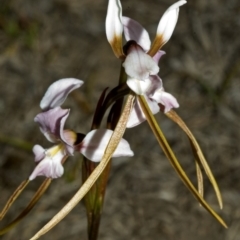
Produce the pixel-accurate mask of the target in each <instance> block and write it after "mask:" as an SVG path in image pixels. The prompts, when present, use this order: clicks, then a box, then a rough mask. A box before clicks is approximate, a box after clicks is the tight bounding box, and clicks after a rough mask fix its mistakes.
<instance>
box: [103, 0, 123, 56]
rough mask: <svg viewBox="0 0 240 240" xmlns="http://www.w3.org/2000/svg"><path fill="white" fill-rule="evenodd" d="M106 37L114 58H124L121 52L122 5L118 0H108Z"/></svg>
mask: <svg viewBox="0 0 240 240" xmlns="http://www.w3.org/2000/svg"><path fill="white" fill-rule="evenodd" d="M105 25H106V35H107V40H108V42H109V43H110V45H111V47H112V50H113V52H114V54H115V55H116V57H118V58H121V57H123V56H124V54H123V50H122V32H123V25H122V5H121V2H120V1H119V0H109V1H108V10H107V17H106V23H105Z"/></svg>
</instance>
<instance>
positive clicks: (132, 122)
mask: <svg viewBox="0 0 240 240" xmlns="http://www.w3.org/2000/svg"><path fill="white" fill-rule="evenodd" d="M145 98H146V100H147V102H148V105H149V107H150V109H151V111H152V113H153V114H156V113H158V112H159V110H160V108H159V106H158V104H157V102H155V101H152V100H151V99H149V98H148V97H146V96H145ZM145 120H146V117H145V115H144V113H143V111H142V109H141V105H140V103H139V102H138V100H137V101H136V103H135V104H134V107H133V109H132V112H131V114H130V116H129V119H128V122H127V128H132V127H136V126H137V125H139V124H140V123H142V122H144V121H145Z"/></svg>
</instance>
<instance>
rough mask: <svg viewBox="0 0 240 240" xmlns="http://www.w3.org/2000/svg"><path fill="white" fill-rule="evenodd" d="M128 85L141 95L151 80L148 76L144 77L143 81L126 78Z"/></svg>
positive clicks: (148, 86)
mask: <svg viewBox="0 0 240 240" xmlns="http://www.w3.org/2000/svg"><path fill="white" fill-rule="evenodd" d="M127 85H128V87H129V88H130V89H131V90H132V91H134V92H135V93H136V94H138V95H143V94H145V93H146V91H147V90H148V89H149V88H150V86H151V81H150V79H149V78H147V79H145V80H144V81H140V80H138V79H134V78H128V79H127Z"/></svg>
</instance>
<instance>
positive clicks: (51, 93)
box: [40, 78, 83, 110]
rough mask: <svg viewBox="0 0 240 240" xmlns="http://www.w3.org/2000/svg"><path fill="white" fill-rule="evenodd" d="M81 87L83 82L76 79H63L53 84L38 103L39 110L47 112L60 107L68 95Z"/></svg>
mask: <svg viewBox="0 0 240 240" xmlns="http://www.w3.org/2000/svg"><path fill="white" fill-rule="evenodd" d="M82 85H83V81H82V80H79V79H76V78H64V79H60V80H58V81H56V82H54V83H53V84H51V85H50V87H49V88H48V90H47V91H46V93H45V95H44V96H43V98H42V100H41V102H40V107H41V109H42V110H48V109H50V108H55V107H58V106H61V105H62V103H63V102H64V101H65V100H66V98H67V96H68V94H69V93H70V92H72V91H73V90H75V89H77V88H79V87H81V86H82Z"/></svg>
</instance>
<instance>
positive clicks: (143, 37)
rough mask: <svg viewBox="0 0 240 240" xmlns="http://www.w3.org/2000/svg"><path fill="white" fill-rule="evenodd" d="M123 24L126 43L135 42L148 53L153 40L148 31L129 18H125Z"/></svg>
mask: <svg viewBox="0 0 240 240" xmlns="http://www.w3.org/2000/svg"><path fill="white" fill-rule="evenodd" d="M122 23H123V31H124V36H125V39H126V41H130V40H134V41H135V42H136V43H137V44H138V45H140V46H141V47H142V48H143V49H144V51H148V50H149V49H150V46H151V40H150V38H149V34H148V32H147V31H146V29H145V28H144V27H143V26H142V25H141V24H140V23H138V22H137V21H135V20H133V19H131V18H128V17H123V18H122Z"/></svg>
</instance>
